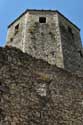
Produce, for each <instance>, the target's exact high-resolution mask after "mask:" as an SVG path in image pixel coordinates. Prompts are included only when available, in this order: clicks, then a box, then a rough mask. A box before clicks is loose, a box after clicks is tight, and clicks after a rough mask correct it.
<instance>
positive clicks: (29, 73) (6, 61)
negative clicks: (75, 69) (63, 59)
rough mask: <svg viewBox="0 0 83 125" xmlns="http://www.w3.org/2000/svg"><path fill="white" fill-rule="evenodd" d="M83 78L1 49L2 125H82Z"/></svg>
mask: <svg viewBox="0 0 83 125" xmlns="http://www.w3.org/2000/svg"><path fill="white" fill-rule="evenodd" d="M82 124H83V77H80V76H78V75H75V74H72V73H70V72H68V71H66V70H63V69H60V68H57V67H56V66H51V65H50V64H48V63H47V62H44V61H43V60H37V59H35V58H32V57H31V56H29V55H28V54H26V53H23V52H21V51H20V50H19V49H16V48H7V47H6V48H0V125H82Z"/></svg>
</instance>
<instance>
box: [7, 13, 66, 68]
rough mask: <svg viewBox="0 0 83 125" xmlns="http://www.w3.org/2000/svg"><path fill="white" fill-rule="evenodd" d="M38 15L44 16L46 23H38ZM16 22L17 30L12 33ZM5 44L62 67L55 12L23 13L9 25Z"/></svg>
mask: <svg viewBox="0 0 83 125" xmlns="http://www.w3.org/2000/svg"><path fill="white" fill-rule="evenodd" d="M39 17H46V23H40V22H39ZM17 24H19V26H20V27H19V32H18V33H17V34H16V35H14V32H15V26H16V25H17ZM11 38H13V40H12V41H10V40H11ZM7 45H12V46H15V47H17V48H20V49H21V50H22V51H23V52H27V53H28V54H30V55H32V56H33V57H36V58H39V59H44V60H46V61H47V62H49V63H50V64H56V65H57V66H59V67H64V64H63V55H62V47H61V38H60V31H59V24H58V17H57V13H55V12H44V11H43V12H42V11H40V12H39V11H38V12H37V11H36V12H35V11H31V12H27V13H26V14H24V15H23V16H22V17H20V18H19V19H18V20H17V21H16V22H15V23H14V24H12V25H11V26H10V27H9V29H8V37H7Z"/></svg>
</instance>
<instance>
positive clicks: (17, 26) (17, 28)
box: [15, 24, 19, 35]
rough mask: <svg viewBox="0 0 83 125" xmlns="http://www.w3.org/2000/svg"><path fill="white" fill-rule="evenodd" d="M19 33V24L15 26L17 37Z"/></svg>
mask: <svg viewBox="0 0 83 125" xmlns="http://www.w3.org/2000/svg"><path fill="white" fill-rule="evenodd" d="M18 31H19V24H17V25H16V26H15V35H16V34H17V33H18Z"/></svg>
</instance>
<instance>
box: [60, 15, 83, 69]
mask: <svg viewBox="0 0 83 125" xmlns="http://www.w3.org/2000/svg"><path fill="white" fill-rule="evenodd" d="M58 17H59V25H60V32H61V41H62V50H63V58H64V59H63V60H64V68H66V69H69V70H71V71H76V70H82V71H83V52H82V44H81V39H80V31H79V30H78V29H77V28H75V26H73V25H72V24H71V23H70V22H69V21H67V20H65V18H64V17H63V16H61V15H58Z"/></svg>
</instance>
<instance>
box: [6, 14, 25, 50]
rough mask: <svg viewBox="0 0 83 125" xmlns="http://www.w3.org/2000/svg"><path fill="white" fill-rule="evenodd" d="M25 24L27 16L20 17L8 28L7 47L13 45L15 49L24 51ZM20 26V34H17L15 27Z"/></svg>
mask: <svg viewBox="0 0 83 125" xmlns="http://www.w3.org/2000/svg"><path fill="white" fill-rule="evenodd" d="M24 23H25V15H24V16H22V17H20V19H19V20H17V21H16V22H15V23H14V24H12V25H11V26H10V27H9V28H8V33H7V40H6V41H7V45H11V46H13V47H17V48H19V49H21V50H23V44H24V43H23V40H24ZM18 24H19V29H18V32H17V33H16V34H15V26H16V25H18Z"/></svg>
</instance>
